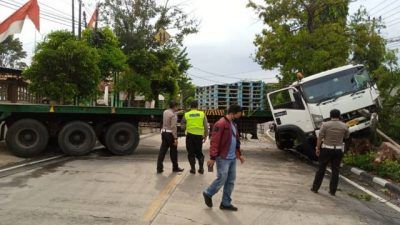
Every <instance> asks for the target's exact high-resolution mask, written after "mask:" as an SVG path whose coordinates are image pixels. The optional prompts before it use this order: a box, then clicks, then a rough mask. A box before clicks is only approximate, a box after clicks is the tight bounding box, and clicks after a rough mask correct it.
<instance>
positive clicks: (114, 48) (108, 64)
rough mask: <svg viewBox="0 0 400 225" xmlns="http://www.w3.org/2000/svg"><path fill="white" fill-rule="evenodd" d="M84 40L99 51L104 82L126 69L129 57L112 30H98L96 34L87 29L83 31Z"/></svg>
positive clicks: (106, 28)
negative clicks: (113, 74)
mask: <svg viewBox="0 0 400 225" xmlns="http://www.w3.org/2000/svg"><path fill="white" fill-rule="evenodd" d="M83 39H84V40H86V42H87V43H88V44H89V45H90V46H92V47H95V48H96V49H97V53H98V54H99V56H100V61H99V69H100V74H101V79H102V80H105V79H107V78H109V77H110V76H111V75H112V73H118V72H121V71H123V70H124V69H126V67H127V63H126V61H127V57H126V55H125V54H124V52H123V51H122V50H121V48H120V46H119V42H118V39H117V37H116V36H115V34H114V33H113V32H112V30H111V29H110V28H108V27H105V28H102V29H97V31H96V32H95V31H94V30H93V29H86V30H84V31H83Z"/></svg>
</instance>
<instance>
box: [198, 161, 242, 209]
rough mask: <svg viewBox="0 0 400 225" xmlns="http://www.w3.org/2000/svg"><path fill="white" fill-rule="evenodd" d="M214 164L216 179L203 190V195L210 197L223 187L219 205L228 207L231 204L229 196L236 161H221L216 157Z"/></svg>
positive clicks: (234, 175)
mask: <svg viewBox="0 0 400 225" xmlns="http://www.w3.org/2000/svg"><path fill="white" fill-rule="evenodd" d="M216 163H217V179H216V180H214V181H213V182H212V184H211V185H210V186H209V187H208V188H206V189H205V190H204V193H205V194H206V195H208V196H210V197H212V196H214V195H215V194H216V193H217V192H218V191H219V189H221V187H222V186H224V193H223V195H222V202H221V204H222V205H224V206H230V205H231V202H232V199H231V194H232V191H233V187H234V186H235V179H236V159H221V157H217V159H216Z"/></svg>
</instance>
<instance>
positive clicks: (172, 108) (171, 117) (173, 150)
mask: <svg viewBox="0 0 400 225" xmlns="http://www.w3.org/2000/svg"><path fill="white" fill-rule="evenodd" d="M177 111H178V104H177V103H176V102H175V101H171V102H170V103H169V109H167V110H165V111H164V113H163V125H162V129H161V140H162V142H161V147H160V152H159V154H158V160H157V173H162V172H164V165H163V162H164V158H165V154H166V153H167V151H168V149H169V154H170V158H171V162H172V172H182V171H183V169H182V168H180V167H179V166H178V134H177V125H176V124H177V116H176V112H177Z"/></svg>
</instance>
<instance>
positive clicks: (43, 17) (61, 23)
mask: <svg viewBox="0 0 400 225" xmlns="http://www.w3.org/2000/svg"><path fill="white" fill-rule="evenodd" d="M0 5H1V6H4V7H6V8H9V9H12V10H16V9H18V8H13V7H10V6H9V5H4V4H3V3H2V2H0ZM40 18H42V19H44V20H47V21H50V22H54V23H57V24H60V25H64V26H68V27H70V25H69V24H68V25H67V24H65V23H63V22H60V21H55V20H52V19H49V18H47V16H45V15H43V16H42V15H41V16H40Z"/></svg>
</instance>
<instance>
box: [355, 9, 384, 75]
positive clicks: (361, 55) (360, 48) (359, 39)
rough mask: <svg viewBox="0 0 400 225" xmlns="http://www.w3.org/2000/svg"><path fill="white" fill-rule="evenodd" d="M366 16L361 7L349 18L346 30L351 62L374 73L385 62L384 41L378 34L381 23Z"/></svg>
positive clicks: (382, 26) (381, 26)
mask: <svg viewBox="0 0 400 225" xmlns="http://www.w3.org/2000/svg"><path fill="white" fill-rule="evenodd" d="M370 18H371V17H370V16H369V15H368V13H367V11H366V9H365V8H363V7H361V8H360V9H358V11H357V12H356V13H355V14H354V15H352V16H351V17H350V20H351V21H350V23H349V25H348V30H349V33H350V35H349V36H350V43H351V53H352V54H351V61H353V62H355V63H361V64H364V65H365V66H366V67H367V69H368V70H369V71H370V72H372V73H374V71H375V70H377V69H378V68H380V67H381V66H382V63H383V62H384V61H385V56H386V54H387V51H386V46H385V45H386V41H385V39H384V38H383V37H382V36H381V34H380V33H379V30H380V29H382V28H384V25H383V23H382V22H381V21H379V20H377V19H375V18H373V19H370Z"/></svg>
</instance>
